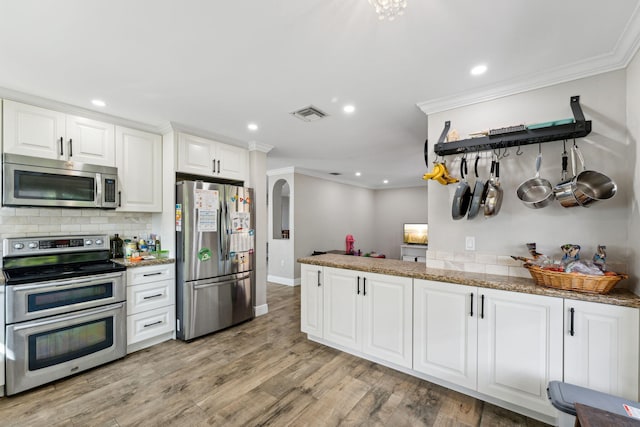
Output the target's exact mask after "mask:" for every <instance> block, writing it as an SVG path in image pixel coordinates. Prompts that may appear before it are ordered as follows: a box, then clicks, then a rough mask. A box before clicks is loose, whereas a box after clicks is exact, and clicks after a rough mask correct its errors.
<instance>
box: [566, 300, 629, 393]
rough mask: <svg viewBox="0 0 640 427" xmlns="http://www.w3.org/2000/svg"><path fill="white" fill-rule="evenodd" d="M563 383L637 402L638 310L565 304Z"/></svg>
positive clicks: (586, 304) (594, 304)
mask: <svg viewBox="0 0 640 427" xmlns="http://www.w3.org/2000/svg"><path fill="white" fill-rule="evenodd" d="M564 313H565V328H564V381H565V382H568V383H571V384H576V385H579V386H582V387H587V388H590V389H593V390H598V391H601V392H604V393H609V394H613V395H614V396H621V397H624V398H626V399H630V400H638V349H639V347H638V346H639V343H638V340H639V336H638V328H639V323H638V322H639V321H638V309H636V308H630V307H619V306H613V305H608V304H600V303H594V302H587V301H575V300H569V299H566V300H565V301H564Z"/></svg>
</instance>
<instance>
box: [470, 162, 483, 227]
mask: <svg viewBox="0 0 640 427" xmlns="http://www.w3.org/2000/svg"><path fill="white" fill-rule="evenodd" d="M478 160H480V154H478V155H476V161H475V163H474V166H473V168H474V170H475V174H476V183H475V185H474V186H473V194H472V195H471V205H470V206H469V213H467V219H473V218H475V217H476V216H478V212H480V205H481V204H482V195H483V193H484V182H482V180H481V179H480V177H479V176H478Z"/></svg>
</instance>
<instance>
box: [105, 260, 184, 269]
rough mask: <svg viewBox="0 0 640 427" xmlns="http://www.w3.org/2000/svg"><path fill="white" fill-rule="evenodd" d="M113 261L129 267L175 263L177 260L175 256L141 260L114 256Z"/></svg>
mask: <svg viewBox="0 0 640 427" xmlns="http://www.w3.org/2000/svg"><path fill="white" fill-rule="evenodd" d="M111 261H113V262H115V263H117V264H120V265H124V266H125V267H127V268H135V267H147V266H150V265H162V264H173V263H175V262H176V260H175V258H156V259H143V260H140V261H129V260H128V259H125V258H114V259H112V260H111Z"/></svg>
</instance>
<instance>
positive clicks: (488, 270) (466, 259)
mask: <svg viewBox="0 0 640 427" xmlns="http://www.w3.org/2000/svg"><path fill="white" fill-rule="evenodd" d="M607 265H608V266H609V268H610V269H611V270H613V271H617V272H620V273H625V272H627V265H626V264H625V263H607ZM427 267H429V268H441V269H444V270H456V271H466V272H469V273H484V274H497V275H500V276H510V277H526V278H531V275H530V274H529V271H528V270H527V269H526V268H524V267H522V261H516V260H514V259H513V258H511V256H509V255H495V254H485V253H480V252H470V251H465V252H449V251H438V250H428V251H427Z"/></svg>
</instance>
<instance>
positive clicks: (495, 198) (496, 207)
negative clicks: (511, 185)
mask: <svg viewBox="0 0 640 427" xmlns="http://www.w3.org/2000/svg"><path fill="white" fill-rule="evenodd" d="M501 206H502V188H501V187H500V161H499V160H497V159H496V165H495V177H494V176H491V179H490V180H489V189H488V190H487V197H486V199H485V201H484V216H485V218H490V217H492V216H496V215H498V212H500V207H501Z"/></svg>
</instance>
